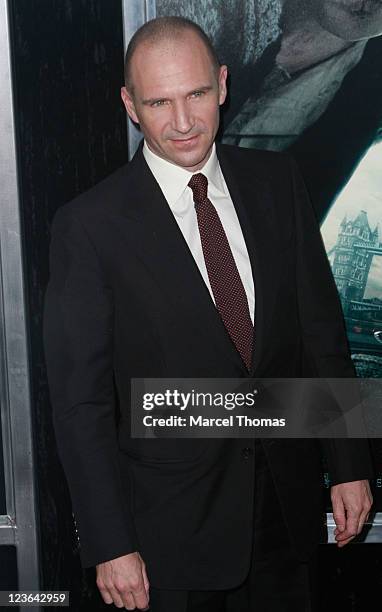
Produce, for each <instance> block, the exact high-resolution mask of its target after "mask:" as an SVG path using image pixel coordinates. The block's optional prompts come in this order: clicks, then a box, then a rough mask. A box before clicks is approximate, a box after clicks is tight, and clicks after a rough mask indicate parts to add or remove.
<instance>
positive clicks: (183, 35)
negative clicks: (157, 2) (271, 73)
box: [121, 17, 227, 171]
mask: <svg viewBox="0 0 382 612" xmlns="http://www.w3.org/2000/svg"><path fill="white" fill-rule="evenodd" d="M226 79H227V68H226V66H220V65H219V62H218V60H217V57H216V54H215V51H214V49H213V47H212V45H211V42H210V41H209V39H208V38H207V36H206V35H205V34H204V32H203V30H201V29H200V28H199V27H198V26H197V25H196V24H194V23H193V22H191V21H189V20H187V19H183V18H181V17H162V18H158V19H154V20H152V21H149V22H148V23H147V24H145V25H144V26H142V28H140V30H138V31H137V32H136V33H135V35H134V36H133V38H132V39H131V41H130V44H129V47H128V49H127V52H126V60H125V87H123V88H122V90H121V95H122V99H123V102H124V104H125V107H126V110H127V112H128V114H129V116H130V118H131V119H132V120H133V121H134V122H136V123H139V125H140V128H141V130H142V132H143V135H144V137H145V140H146V142H147V144H148V146H149V147H150V149H151V150H152V151H153V152H154V153H156V154H157V155H159V156H160V157H162V158H164V159H166V160H167V161H170V162H172V163H173V164H176V165H178V166H182V167H183V168H186V169H188V170H190V171H195V170H198V169H199V168H201V167H202V166H203V164H204V163H205V161H206V160H207V159H208V157H209V154H210V152H211V147H212V144H213V142H214V140H215V136H216V132H217V130H218V127H219V106H220V105H221V104H223V102H224V100H225V98H226V93H227V92H226Z"/></svg>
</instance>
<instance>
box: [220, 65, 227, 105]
mask: <svg viewBox="0 0 382 612" xmlns="http://www.w3.org/2000/svg"><path fill="white" fill-rule="evenodd" d="M227 76H228V68H227V66H225V65H223V66H220V68H219V77H218V82H219V104H220V106H221V105H222V104H224V101H225V99H226V97H227Z"/></svg>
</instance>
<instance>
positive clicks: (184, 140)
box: [171, 134, 199, 146]
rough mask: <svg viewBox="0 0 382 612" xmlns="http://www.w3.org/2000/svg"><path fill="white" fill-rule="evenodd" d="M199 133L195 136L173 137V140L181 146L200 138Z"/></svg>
mask: <svg viewBox="0 0 382 612" xmlns="http://www.w3.org/2000/svg"><path fill="white" fill-rule="evenodd" d="M198 136H199V134H195V136H190V137H189V138H171V141H172V142H173V143H175V144H176V145H179V146H185V145H187V144H190V143H192V142H194V141H195V140H196V139H197V138H198Z"/></svg>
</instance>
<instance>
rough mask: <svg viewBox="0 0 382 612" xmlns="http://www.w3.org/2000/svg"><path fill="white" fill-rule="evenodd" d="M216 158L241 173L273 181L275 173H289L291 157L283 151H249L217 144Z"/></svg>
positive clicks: (243, 148)
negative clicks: (219, 158) (220, 158)
mask: <svg viewBox="0 0 382 612" xmlns="http://www.w3.org/2000/svg"><path fill="white" fill-rule="evenodd" d="M217 151H218V156H219V157H222V158H224V159H225V160H226V161H228V162H229V163H230V164H231V165H232V166H233V167H234V168H235V169H240V171H241V172H250V173H252V174H255V175H256V176H257V177H258V178H263V179H273V178H274V176H275V173H276V174H278V173H279V172H282V173H285V172H289V169H290V163H291V155H290V154H289V153H286V152H285V151H269V150H266V149H249V148H245V147H238V146H234V145H227V144H219V145H218V147H217Z"/></svg>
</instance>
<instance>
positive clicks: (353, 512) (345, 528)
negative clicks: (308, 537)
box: [330, 480, 373, 548]
mask: <svg viewBox="0 0 382 612" xmlns="http://www.w3.org/2000/svg"><path fill="white" fill-rule="evenodd" d="M330 495H331V499H332V506H333V518H334V521H335V523H336V526H337V527H336V529H335V530H334V535H335V538H336V540H337V546H338V547H339V548H342V547H343V546H345V544H347V543H348V542H350V540H352V539H353V538H354V537H355V536H356V535H358V534H359V533H361V531H362V527H363V525H364V523H365V521H367V519H368V518H369V512H370V508H371V506H372V504H373V496H372V494H371V491H370V485H369V481H368V480H355V481H354V482H343V483H341V484H338V485H334V486H333V487H332V488H331V491H330Z"/></svg>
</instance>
